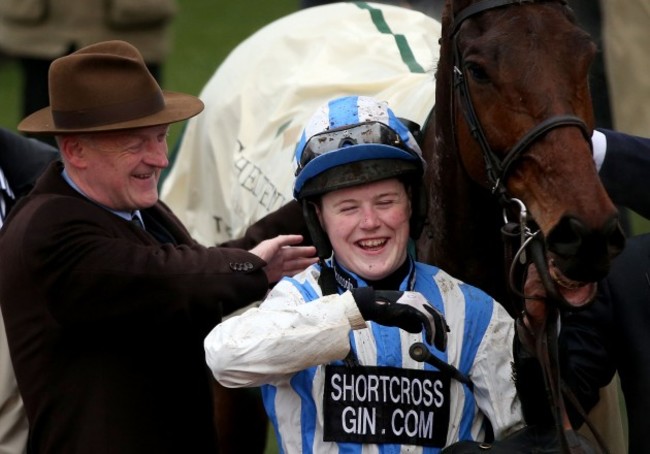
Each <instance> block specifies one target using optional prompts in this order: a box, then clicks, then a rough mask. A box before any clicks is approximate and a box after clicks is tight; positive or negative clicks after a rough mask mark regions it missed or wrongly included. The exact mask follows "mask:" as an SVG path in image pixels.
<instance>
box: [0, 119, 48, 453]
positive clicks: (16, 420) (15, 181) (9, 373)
mask: <svg viewBox="0 0 650 454" xmlns="http://www.w3.org/2000/svg"><path fill="white" fill-rule="evenodd" d="M58 156H59V154H58V152H57V150H56V148H54V147H51V146H49V145H47V144H45V143H43V142H40V141H38V140H35V139H27V138H25V137H23V136H21V135H18V134H15V133H14V132H12V131H9V130H7V129H5V128H0V227H1V226H2V224H3V223H4V220H5V219H6V217H7V216H8V215H9V212H10V211H11V208H12V207H13V206H14V204H15V203H16V201H17V200H18V199H20V198H21V197H22V196H24V195H26V194H27V193H28V192H29V190H30V189H31V188H32V187H33V186H34V183H35V182H36V179H37V178H38V176H39V175H40V174H41V173H42V172H43V170H44V169H45V167H46V166H47V165H48V164H49V163H50V162H52V161H54V160H56V159H57V158H58ZM27 432H28V424H27V416H26V415H25V409H24V407H23V402H22V399H21V397H20V393H19V391H18V385H17V384H16V377H15V375H14V369H13V366H12V364H11V358H10V357H9V349H8V347H7V335H6V333H5V328H4V322H3V320H2V312H0V452H1V453H2V454H23V453H25V452H26V449H27Z"/></svg>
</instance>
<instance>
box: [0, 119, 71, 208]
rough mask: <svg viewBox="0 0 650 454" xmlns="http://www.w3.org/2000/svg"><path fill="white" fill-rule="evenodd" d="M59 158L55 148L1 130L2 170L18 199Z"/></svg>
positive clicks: (0, 158) (0, 161) (0, 165)
mask: <svg viewBox="0 0 650 454" xmlns="http://www.w3.org/2000/svg"><path fill="white" fill-rule="evenodd" d="M58 157H59V152H58V150H57V149H56V148H54V147H53V146H51V145H48V144H46V143H44V142H41V141H40V140H36V139H27V138H25V137H23V136H20V135H18V134H16V133H14V132H12V131H9V130H7V129H5V128H0V169H2V171H3V173H4V174H5V177H7V181H8V182H9V186H10V187H11V190H12V191H13V192H14V194H15V196H16V198H20V197H22V196H24V195H26V194H27V193H28V192H29V191H30V190H31V189H32V187H33V186H34V184H35V183H36V179H37V178H38V177H39V176H40V175H41V173H43V171H44V170H45V168H46V167H47V165H48V164H49V163H50V162H52V161H54V160H56V159H58Z"/></svg>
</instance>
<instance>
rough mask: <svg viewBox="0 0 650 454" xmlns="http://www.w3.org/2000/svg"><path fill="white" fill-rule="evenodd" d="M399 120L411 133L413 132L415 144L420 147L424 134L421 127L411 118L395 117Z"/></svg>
mask: <svg viewBox="0 0 650 454" xmlns="http://www.w3.org/2000/svg"><path fill="white" fill-rule="evenodd" d="M397 119H398V120H399V121H401V122H402V123H403V124H404V126H406V127H407V128H408V130H409V132H410V133H411V134H413V137H414V138H415V141H416V142H417V144H418V145H419V146H420V148H421V147H422V139H423V138H424V135H423V134H422V128H421V127H420V125H419V124H418V123H416V122H414V121H413V120H409V119H408V118H402V117H397Z"/></svg>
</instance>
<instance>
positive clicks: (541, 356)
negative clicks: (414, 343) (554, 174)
mask: <svg viewBox="0 0 650 454" xmlns="http://www.w3.org/2000/svg"><path fill="white" fill-rule="evenodd" d="M549 1H556V2H559V3H560V4H562V5H564V6H566V4H567V3H566V1H564V0H482V1H479V2H477V3H474V4H472V5H469V6H468V7H466V8H464V9H462V10H461V11H460V12H458V13H457V14H456V15H455V17H454V19H453V23H452V26H451V29H450V32H449V34H448V37H449V38H450V39H451V41H452V46H453V87H452V88H453V91H456V90H457V92H458V96H459V99H460V103H461V106H462V112H463V115H464V118H465V121H466V123H467V125H468V127H469V130H470V132H471V134H472V136H473V137H474V139H475V140H476V141H477V142H478V144H479V146H480V148H481V151H482V154H483V160H484V162H485V171H486V176H487V178H488V183H489V186H488V187H489V189H490V191H491V192H492V194H497V195H498V196H499V200H500V203H501V205H502V206H503V207H504V220H505V226H504V228H503V229H502V232H503V236H504V239H505V243H506V246H505V249H504V254H505V259H506V260H505V263H506V266H507V267H509V271H508V272H507V277H508V286H509V288H510V289H511V291H512V292H513V293H515V294H517V296H519V297H520V298H526V296H525V295H523V294H522V293H521V292H518V291H517V290H516V289H517V286H516V285H515V279H516V276H517V275H520V274H519V273H518V270H522V269H523V270H525V267H526V266H527V264H528V263H530V262H531V261H532V263H534V264H535V266H536V267H537V269H538V272H539V275H540V278H541V279H542V283H543V285H544V287H545V288H546V291H547V302H548V303H550V304H547V307H548V313H547V316H546V320H545V322H544V324H543V328H542V329H541V331H540V332H539V333H536V341H535V347H534V348H535V351H536V356H537V358H538V361H539V363H540V365H541V367H542V371H543V375H544V382H545V385H546V391H547V397H548V401H549V404H550V405H551V409H552V412H553V417H554V420H555V426H556V430H557V433H558V438H559V445H560V448H561V451H562V452H563V453H571V454H578V453H585V452H587V451H585V447H584V446H583V445H582V444H581V443H580V440H579V437H578V436H577V434H576V432H575V431H574V429H573V428H572V427H571V423H570V421H569V418H568V415H567V412H566V407H565V403H564V398H563V391H564V393H565V394H566V393H567V391H569V390H568V388H566V387H565V388H564V389H563V387H562V380H561V378H560V370H559V359H558V346H557V338H558V334H559V331H558V326H557V325H558V323H557V322H558V317H559V309H558V308H559V307H563V306H564V305H563V304H562V303H563V302H564V303H566V302H565V301H564V298H563V297H562V295H560V294H559V292H558V291H557V290H556V287H555V285H554V283H553V280H552V278H551V277H550V274H549V269H548V264H547V263H546V254H545V252H546V251H545V245H544V239H543V237H542V235H541V232H540V231H539V230H536V231H535V232H533V231H531V229H530V228H529V226H528V219H527V218H528V215H527V210H526V207H525V205H524V204H523V202H521V201H520V200H518V199H514V198H510V197H509V196H508V195H507V189H506V187H505V180H506V178H507V176H508V172H509V171H510V169H511V167H512V165H513V163H515V162H516V161H517V160H518V159H519V158H520V157H521V156H522V155H523V153H525V152H526V150H528V149H529V148H530V146H531V145H532V144H533V143H534V142H535V141H537V140H538V139H540V138H541V137H542V136H544V135H545V134H546V133H548V132H549V131H551V130H553V129H555V128H559V127H577V128H578V129H579V130H580V132H581V133H582V135H583V137H584V138H585V140H586V141H587V142H588V143H589V144H590V146H591V140H590V133H589V130H588V128H587V125H586V124H585V122H584V121H583V120H582V119H580V118H579V117H577V116H574V115H557V116H553V117H550V118H547V119H545V120H544V121H542V122H541V123H539V124H537V125H535V126H534V127H533V128H531V129H530V130H529V131H528V132H526V133H525V134H524V135H523V136H522V137H521V138H520V139H519V140H518V141H517V142H516V143H515V144H514V145H513V146H512V148H510V149H509V150H508V151H507V153H506V154H505V156H504V157H503V158H501V157H499V156H498V155H496V154H495V153H494V151H493V150H492V148H491V147H490V144H489V143H488V140H487V138H486V136H485V133H484V131H483V128H482V126H481V123H480V121H479V119H478V116H477V115H476V111H475V109H474V105H473V103H472V98H471V93H470V90H469V85H468V83H467V78H466V77H465V74H464V73H463V69H464V61H463V58H462V54H461V51H460V46H459V31H460V27H461V25H462V24H463V22H464V21H466V20H467V19H469V18H471V17H473V16H475V15H477V14H480V13H482V12H485V11H487V10H491V9H495V8H501V7H505V6H511V5H522V4H527V3H541V2H549ZM454 99H455V97H454V96H452V97H451V103H452V105H451V107H452V109H451V112H455V109H454ZM511 203H515V204H517V205H518V208H519V222H508V216H507V209H508V205H509V204H511ZM527 250H528V251H529V254H530V257H527V254H528V253H527ZM513 251H515V252H513ZM508 264H510V265H508ZM522 275H523V273H522ZM564 307H566V306H564ZM506 309H508V311H509V312H510V313H511V315H512V314H513V312H512V307H510V308H508V307H507V308H506ZM518 324H519V322H518ZM567 397H568V398H569V399H570V400H571V401H572V402H574V405H575V404H576V403H577V400H575V399H574V397H573V396H572V394H571V393H570V391H569V394H568V395H567ZM578 407H579V405H578ZM578 411H580V412H582V409H581V408H578ZM585 421H587V419H586V418H585ZM587 424H588V425H589V427H590V428H591V429H592V432H593V433H594V435H595V438H596V440H597V442H598V444H599V447H600V449H601V450H602V451H603V452H607V449H606V447H605V445H604V443H603V442H602V439H601V438H600V436H599V434H597V433H596V432H595V431H594V430H593V427H592V425H591V424H590V423H589V422H587Z"/></svg>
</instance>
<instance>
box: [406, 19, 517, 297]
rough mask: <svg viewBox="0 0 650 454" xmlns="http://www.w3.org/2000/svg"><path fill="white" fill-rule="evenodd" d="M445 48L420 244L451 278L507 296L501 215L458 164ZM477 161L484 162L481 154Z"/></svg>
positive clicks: (429, 131)
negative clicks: (426, 202)
mask: <svg viewBox="0 0 650 454" xmlns="http://www.w3.org/2000/svg"><path fill="white" fill-rule="evenodd" d="M450 55H451V53H450V50H449V48H448V43H446V42H445V40H444V32H443V41H442V45H441V52H440V61H439V63H438V70H437V74H436V80H437V81H436V104H435V115H433V116H431V118H430V124H429V125H427V127H426V131H425V134H426V135H425V143H424V149H423V152H424V154H425V159H426V160H427V162H428V163H429V165H428V169H427V175H426V180H427V185H428V187H429V199H430V200H429V214H428V225H427V227H426V229H425V231H424V233H423V235H422V238H421V240H420V243H419V250H420V251H421V253H422V259H423V260H424V261H427V262H428V263H432V264H434V265H436V266H439V267H440V268H442V269H443V270H445V271H447V272H448V273H449V274H451V275H452V276H454V277H457V278H459V279H461V280H463V281H464V282H467V283H468V284H471V285H474V286H476V287H479V288H481V289H482V290H484V291H486V292H487V293H489V294H490V295H492V296H493V297H494V298H496V299H497V300H500V301H505V298H506V297H507V296H506V295H507V291H506V279H505V271H504V258H503V257H504V252H503V245H502V240H501V226H502V224H503V222H502V215H501V209H500V206H499V204H498V201H497V199H496V197H495V196H493V195H492V194H491V193H490V191H489V190H487V189H486V188H485V187H483V186H480V185H479V184H477V183H475V182H474V181H472V180H471V179H470V177H469V175H468V174H467V172H466V170H465V168H464V167H463V163H462V162H461V159H460V156H459V153H458V151H457V141H456V139H455V137H454V133H455V131H457V130H458V128H455V127H454V124H453V122H458V121H464V120H463V119H462V118H460V116H458V117H456V119H455V117H454V113H453V112H451V97H452V96H453V95H454V94H453V91H452V90H453V89H452V84H451V74H452V63H451V61H450V60H451V59H450V58H449V56H450ZM476 159H483V158H482V157H481V155H480V154H477V155H476Z"/></svg>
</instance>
